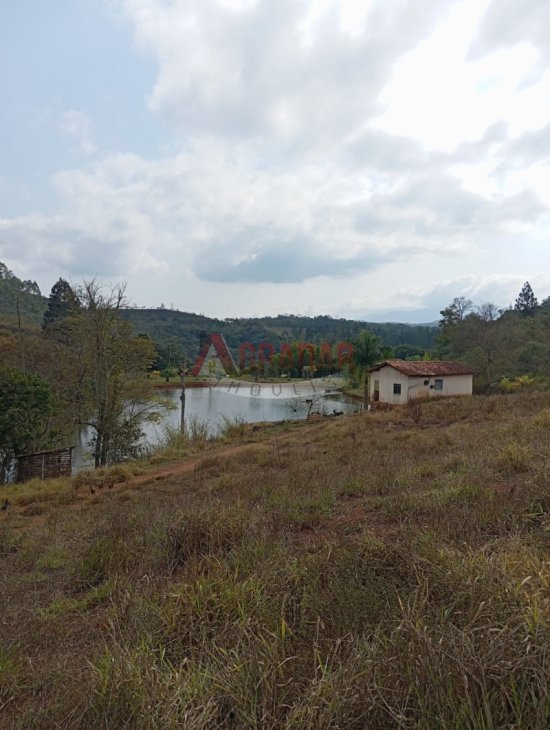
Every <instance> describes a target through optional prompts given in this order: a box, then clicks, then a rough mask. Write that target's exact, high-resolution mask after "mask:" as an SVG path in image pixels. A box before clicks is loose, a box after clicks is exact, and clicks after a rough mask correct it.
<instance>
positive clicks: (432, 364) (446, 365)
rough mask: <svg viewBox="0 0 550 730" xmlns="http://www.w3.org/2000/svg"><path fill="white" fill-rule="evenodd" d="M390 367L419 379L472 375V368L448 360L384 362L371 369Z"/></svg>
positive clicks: (372, 370)
mask: <svg viewBox="0 0 550 730" xmlns="http://www.w3.org/2000/svg"><path fill="white" fill-rule="evenodd" d="M386 365H389V366H390V367H392V368H395V370H399V372H400V373H403V375H411V376H417V377H433V376H434V375H472V374H473V372H474V371H473V370H472V368H469V367H467V366H466V365H461V364H460V363H459V362H449V361H448V360H384V362H382V363H380V364H379V365H376V367H373V368H370V370H371V372H374V371H376V370H380V369H381V368H383V367H384V366H386Z"/></svg>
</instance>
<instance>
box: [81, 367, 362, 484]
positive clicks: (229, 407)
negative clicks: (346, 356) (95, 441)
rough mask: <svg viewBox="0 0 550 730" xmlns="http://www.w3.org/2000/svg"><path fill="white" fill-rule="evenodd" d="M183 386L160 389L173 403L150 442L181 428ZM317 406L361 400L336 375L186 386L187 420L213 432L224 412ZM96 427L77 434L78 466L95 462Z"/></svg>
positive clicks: (149, 428)
mask: <svg viewBox="0 0 550 730" xmlns="http://www.w3.org/2000/svg"><path fill="white" fill-rule="evenodd" d="M180 394H181V391H180V390H179V389H174V390H164V391H160V395H161V397H162V398H163V399H165V400H166V401H167V402H168V403H169V404H170V405H171V406H172V410H169V411H167V413H166V415H165V416H164V418H163V419H162V421H161V422H160V423H155V424H150V423H145V424H144V426H143V430H144V431H145V438H144V440H145V442H146V443H148V444H151V445H154V444H156V443H158V442H159V441H160V439H161V437H162V434H163V431H164V430H165V428H166V426H168V427H171V428H179V424H180ZM310 400H313V404H312V407H311V411H312V412H320V413H324V414H325V415H328V414H331V413H333V411H335V410H336V411H343V412H344V413H353V412H355V411H358V410H360V409H361V404H360V403H359V402H358V401H356V400H353V399H351V398H349V397H348V396H346V395H344V394H342V393H340V392H338V391H337V389H336V384H335V381H334V380H329V379H327V380H314V381H305V382H304V381H298V382H295V383H292V382H290V383H245V382H242V381H232V380H230V381H226V380H222V381H219V384H217V385H214V386H213V387H210V388H187V389H186V391H185V421H186V423H189V422H190V421H192V420H198V421H200V422H203V423H205V424H206V425H207V428H208V433H209V434H210V435H211V436H216V435H218V434H219V433H220V432H221V431H223V427H224V418H225V419H228V420H229V421H235V420H240V421H244V422H246V423H255V422H258V421H291V420H302V419H305V418H307V412H308V408H309V405H310V404H309V402H308V401H310ZM92 433H93V431H92V430H91V429H90V428H87V427H84V428H82V429H81V430H80V432H79V433H77V434H76V440H77V446H76V448H75V450H74V451H73V471H74V472H77V471H78V470H79V469H82V468H85V467H86V466H90V465H91V461H90V457H89V451H90V450H89V447H88V446H87V444H88V443H89V441H90V439H91V437H92Z"/></svg>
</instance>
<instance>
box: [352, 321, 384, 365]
mask: <svg viewBox="0 0 550 730" xmlns="http://www.w3.org/2000/svg"><path fill="white" fill-rule="evenodd" d="M352 344H353V362H354V364H355V365H356V366H357V367H358V368H369V367H371V366H372V365H375V364H376V363H377V362H380V360H383V359H384V357H385V356H386V355H385V348H384V345H383V344H382V340H381V339H380V338H379V337H377V336H376V335H375V334H373V333H372V332H369V330H362V331H361V332H359V334H358V335H357V337H355V339H354V340H353V341H352Z"/></svg>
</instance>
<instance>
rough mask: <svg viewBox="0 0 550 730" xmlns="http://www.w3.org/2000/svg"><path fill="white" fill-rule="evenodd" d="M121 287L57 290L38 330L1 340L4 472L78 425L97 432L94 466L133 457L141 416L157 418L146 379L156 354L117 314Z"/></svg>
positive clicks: (13, 332) (62, 285) (63, 285)
mask: <svg viewBox="0 0 550 730" xmlns="http://www.w3.org/2000/svg"><path fill="white" fill-rule="evenodd" d="M126 306H127V300H126V297H125V293H124V287H123V286H115V287H113V288H111V289H106V288H104V287H102V286H101V285H100V284H99V283H98V282H97V281H95V280H90V281H85V282H84V283H83V284H82V285H80V286H78V287H75V288H73V287H72V286H71V285H70V284H69V283H68V282H66V281H65V280H63V279H59V281H58V282H57V283H56V284H55V285H54V286H53V288H52V291H51V294H50V297H49V298H48V300H47V307H46V310H45V312H44V316H43V321H42V326H41V329H40V330H38V329H36V328H35V329H33V328H27V327H24V326H22V325H21V324H19V326H18V327H17V328H15V329H14V328H9V327H8V328H7V329H4V331H3V337H2V340H1V341H0V346H1V351H2V366H1V368H0V468H1V478H2V481H5V479H6V477H7V473H8V470H9V468H10V466H11V464H12V462H13V458H14V457H15V455H17V454H20V453H22V452H24V451H36V450H40V449H47V448H50V447H54V446H56V445H58V444H59V443H63V442H65V444H66V441H67V439H68V438H69V437H70V436H71V434H72V433H74V430H75V428H76V427H78V426H82V425H88V426H90V427H91V429H92V433H93V436H92V441H91V446H92V453H93V458H94V464H95V466H96V467H97V466H102V465H105V464H108V463H114V462H118V461H122V460H124V459H127V458H131V457H133V456H135V455H136V449H137V447H136V443H137V441H138V439H139V437H140V435H141V424H142V421H143V419H144V418H147V417H149V418H153V417H155V416H156V415H157V413H158V408H157V404H155V403H154V402H151V401H150V400H148V399H147V398H145V397H144V388H143V378H144V375H145V373H146V372H147V370H148V369H150V368H151V366H152V364H153V362H154V360H155V357H156V351H155V348H154V344H153V342H152V341H151V340H150V339H149V338H148V337H143V336H141V337H140V336H138V335H136V333H135V331H134V328H133V327H132V325H131V324H130V323H129V322H127V321H125V320H124V319H123V318H122V317H121V316H120V312H121V310H122V309H124V308H125V307H126Z"/></svg>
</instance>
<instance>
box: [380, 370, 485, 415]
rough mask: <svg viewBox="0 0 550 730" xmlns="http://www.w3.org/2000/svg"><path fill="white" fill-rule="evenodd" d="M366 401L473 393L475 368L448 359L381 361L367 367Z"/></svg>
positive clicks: (404, 400)
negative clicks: (368, 375) (367, 391)
mask: <svg viewBox="0 0 550 730" xmlns="http://www.w3.org/2000/svg"><path fill="white" fill-rule="evenodd" d="M369 372H370V382H369V401H370V402H371V403H372V404H376V403H388V404H390V405H402V404H404V403H408V402H409V401H411V400H415V399H418V398H434V397H443V396H458V395H472V389H473V375H474V371H473V370H472V369H471V368H469V367H466V366H465V365H462V364H460V363H457V362H449V361H448V360H384V362H382V363H380V364H379V365H376V367H373V368H370V370H369Z"/></svg>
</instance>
